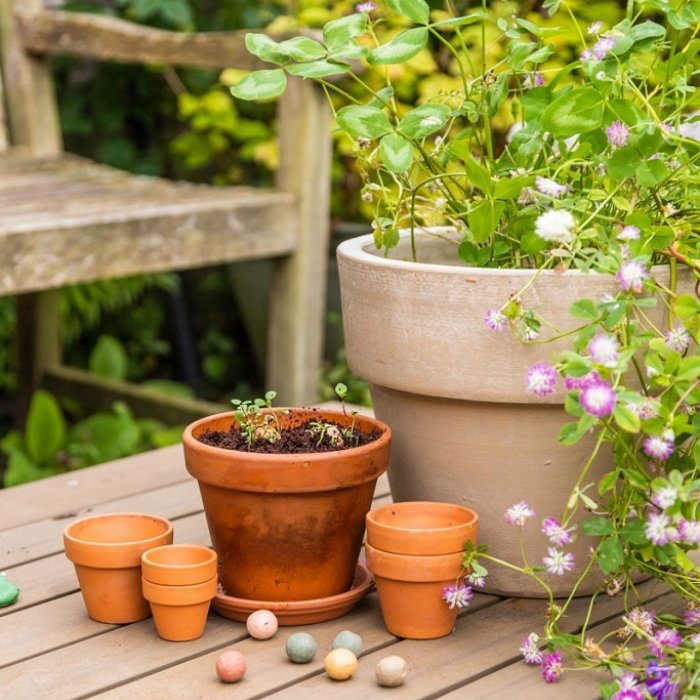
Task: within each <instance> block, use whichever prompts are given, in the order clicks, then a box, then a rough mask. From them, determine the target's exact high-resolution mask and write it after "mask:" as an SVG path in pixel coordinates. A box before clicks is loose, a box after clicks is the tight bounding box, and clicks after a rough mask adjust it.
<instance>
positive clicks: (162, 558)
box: [141, 544, 217, 586]
mask: <svg viewBox="0 0 700 700" xmlns="http://www.w3.org/2000/svg"><path fill="white" fill-rule="evenodd" d="M216 564H217V557H216V552H215V551H214V550H213V549H210V548H209V547H201V546H200V545H195V544H171V545H165V546H164V547H155V548H154V549H149V550H148V551H147V552H144V553H143V555H142V556H141V574H142V576H143V578H144V579H146V581H150V582H151V583H159V584H162V585H164V586H191V585H194V584H196V583H204V582H205V581H209V580H210V579H211V578H212V577H213V576H216Z"/></svg>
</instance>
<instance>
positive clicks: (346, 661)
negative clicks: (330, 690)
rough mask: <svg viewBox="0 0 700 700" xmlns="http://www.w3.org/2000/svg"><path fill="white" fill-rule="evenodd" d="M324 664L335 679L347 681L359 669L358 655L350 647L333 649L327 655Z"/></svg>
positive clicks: (327, 671)
mask: <svg viewBox="0 0 700 700" xmlns="http://www.w3.org/2000/svg"><path fill="white" fill-rule="evenodd" d="M323 665H324V667H325V669H326V673H327V674H328V675H329V676H330V677H331V678H332V679H333V680H334V681H345V680H347V679H348V678H350V677H351V676H352V674H353V673H355V671H357V657H356V656H355V654H353V653H352V652H351V651H350V649H333V651H332V652H330V653H329V654H328V656H326V658H325V660H324V662H323Z"/></svg>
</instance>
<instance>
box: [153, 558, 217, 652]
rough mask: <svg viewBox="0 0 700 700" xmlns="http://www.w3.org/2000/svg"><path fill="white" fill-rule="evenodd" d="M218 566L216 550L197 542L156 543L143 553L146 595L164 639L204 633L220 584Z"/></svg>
mask: <svg viewBox="0 0 700 700" xmlns="http://www.w3.org/2000/svg"><path fill="white" fill-rule="evenodd" d="M216 568H217V556H216V552H215V551H214V550H213V549H209V548H207V547H200V546H198V545H186V544H183V545H169V546H164V547H155V548H154V549H149V550H148V551H146V552H144V553H143V556H142V557H141V571H142V574H143V578H142V584H143V595H144V597H145V598H146V600H148V602H149V603H150V604H151V611H152V612H153V619H154V621H155V624H156V630H157V631H158V635H159V636H160V637H161V638H162V639H167V640H169V641H171V642H184V641H188V640H191V639H197V638H198V637H201V636H202V634H203V633H204V627H205V625H206V622H207V613H208V612H209V604H210V603H211V600H212V598H213V597H214V596H215V595H216V590H217V586H218V577H217V574H216Z"/></svg>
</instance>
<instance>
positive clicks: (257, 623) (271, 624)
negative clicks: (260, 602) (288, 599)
mask: <svg viewBox="0 0 700 700" xmlns="http://www.w3.org/2000/svg"><path fill="white" fill-rule="evenodd" d="M245 626H246V629H247V630H248V634H249V635H250V636H251V637H253V639H270V637H274V636H275V633H276V632H277V627H278V622H277V617H276V616H275V614H274V613H273V612H270V611H269V610H256V611H255V612H254V613H251V614H250V615H248V619H247V620H246V623H245Z"/></svg>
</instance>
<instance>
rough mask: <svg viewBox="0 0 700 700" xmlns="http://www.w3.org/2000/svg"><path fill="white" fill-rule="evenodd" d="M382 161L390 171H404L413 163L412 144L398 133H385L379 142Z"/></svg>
mask: <svg viewBox="0 0 700 700" xmlns="http://www.w3.org/2000/svg"><path fill="white" fill-rule="evenodd" d="M379 153H380V155H381V157H382V163H384V165H386V167H387V169H388V170H391V172H392V173H404V172H406V171H407V170H408V169H409V168H410V167H411V165H413V145H412V144H411V142H410V141H407V140H406V139H405V138H404V137H403V136H401V135H400V134H387V135H386V136H383V137H382V140H381V141H380V142H379Z"/></svg>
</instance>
